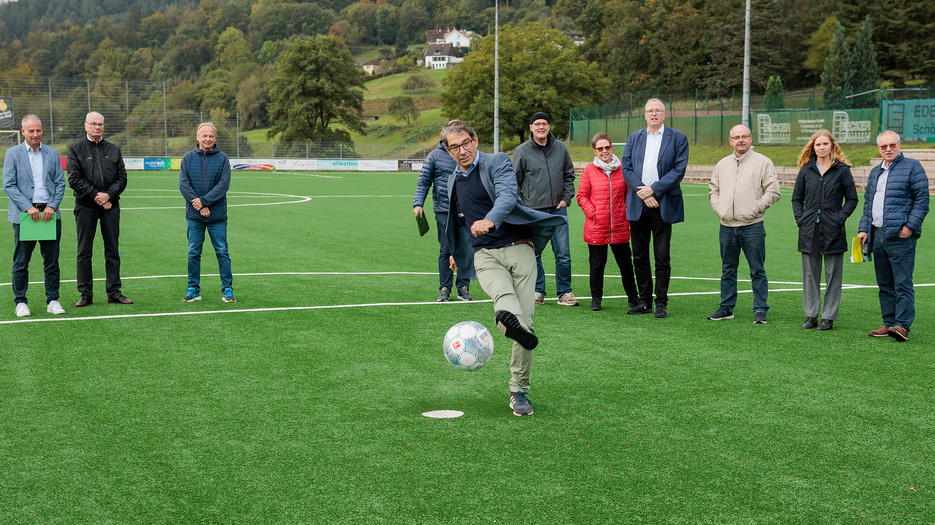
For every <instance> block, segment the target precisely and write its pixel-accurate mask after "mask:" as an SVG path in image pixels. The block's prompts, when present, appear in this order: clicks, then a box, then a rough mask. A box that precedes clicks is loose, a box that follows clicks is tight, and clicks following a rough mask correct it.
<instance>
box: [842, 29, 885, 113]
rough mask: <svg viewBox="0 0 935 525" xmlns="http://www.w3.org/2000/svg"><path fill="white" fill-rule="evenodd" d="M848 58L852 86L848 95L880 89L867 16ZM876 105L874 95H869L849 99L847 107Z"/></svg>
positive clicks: (878, 70) (871, 32) (871, 30)
mask: <svg viewBox="0 0 935 525" xmlns="http://www.w3.org/2000/svg"><path fill="white" fill-rule="evenodd" d="M848 58H849V60H848V69H850V70H851V72H852V74H853V77H852V85H851V86H850V87H849V88H848V92H849V94H850V93H853V94H857V93H865V92H867V91H872V90H874V89H878V88H879V87H880V65H879V64H878V63H877V52H876V50H875V49H874V46H873V27H872V25H871V23H870V16H869V15H868V16H867V17H866V18H864V22H863V24H861V26H860V32H859V33H857V38H856V40H855V41H854V45H853V47H851V52H850V55H849V57H848ZM876 104H877V95H876V93H870V94H867V95H861V96H859V97H854V98H851V99H849V100H848V102H847V107H853V108H866V107H873V106H875V105H876Z"/></svg>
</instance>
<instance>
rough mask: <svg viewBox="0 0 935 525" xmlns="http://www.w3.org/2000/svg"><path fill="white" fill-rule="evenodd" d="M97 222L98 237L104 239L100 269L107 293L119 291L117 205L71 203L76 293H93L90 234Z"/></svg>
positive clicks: (118, 215)
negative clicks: (76, 279)
mask: <svg viewBox="0 0 935 525" xmlns="http://www.w3.org/2000/svg"><path fill="white" fill-rule="evenodd" d="M98 223H100V225H101V239H102V240H103V241H104V272H105V273H106V275H107V280H106V289H107V296H108V297H114V296H116V295H119V294H120V288H121V286H122V283H121V282H120V248H119V246H118V241H117V239H118V238H119V237H120V206H119V205H118V204H117V203H114V205H113V206H112V207H111V208H110V209H109V210H105V209H104V208H102V207H100V206H97V205H94V206H84V205H81V204H78V203H77V202H76V203H75V232H76V234H77V237H78V293H80V294H81V295H83V296H87V297H93V296H94V291H93V289H92V288H93V284H92V282H93V276H92V273H91V251H92V249H93V248H94V236H95V234H96V233H97V225H98Z"/></svg>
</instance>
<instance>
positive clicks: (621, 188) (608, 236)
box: [578, 164, 630, 244]
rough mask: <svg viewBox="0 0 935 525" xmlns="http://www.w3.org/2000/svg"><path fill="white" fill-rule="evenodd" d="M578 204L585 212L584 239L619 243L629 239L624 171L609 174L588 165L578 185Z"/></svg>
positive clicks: (592, 165) (592, 241)
mask: <svg viewBox="0 0 935 525" xmlns="http://www.w3.org/2000/svg"><path fill="white" fill-rule="evenodd" d="M578 206H581V211H583V212H584V217H585V219H584V242H586V243H588V244H618V243H624V242H630V223H629V221H627V183H626V181H624V179H623V170H622V169H621V168H617V170H616V171H614V172H613V173H611V174H610V177H608V176H607V175H605V174H604V171H603V170H602V169H600V168H598V167H597V166H595V165H594V164H588V165H587V167H586V168H584V173H582V174H581V182H580V183H579V184H578Z"/></svg>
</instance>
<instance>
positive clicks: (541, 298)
mask: <svg viewBox="0 0 935 525" xmlns="http://www.w3.org/2000/svg"><path fill="white" fill-rule="evenodd" d="M540 304H545V294H541V293H539V292H536V306H539V305H540Z"/></svg>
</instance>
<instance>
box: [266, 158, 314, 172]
mask: <svg viewBox="0 0 935 525" xmlns="http://www.w3.org/2000/svg"><path fill="white" fill-rule="evenodd" d="M273 165H274V166H275V167H276V169H277V170H284V171H315V170H317V169H318V159H275V160H274V161H273Z"/></svg>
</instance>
